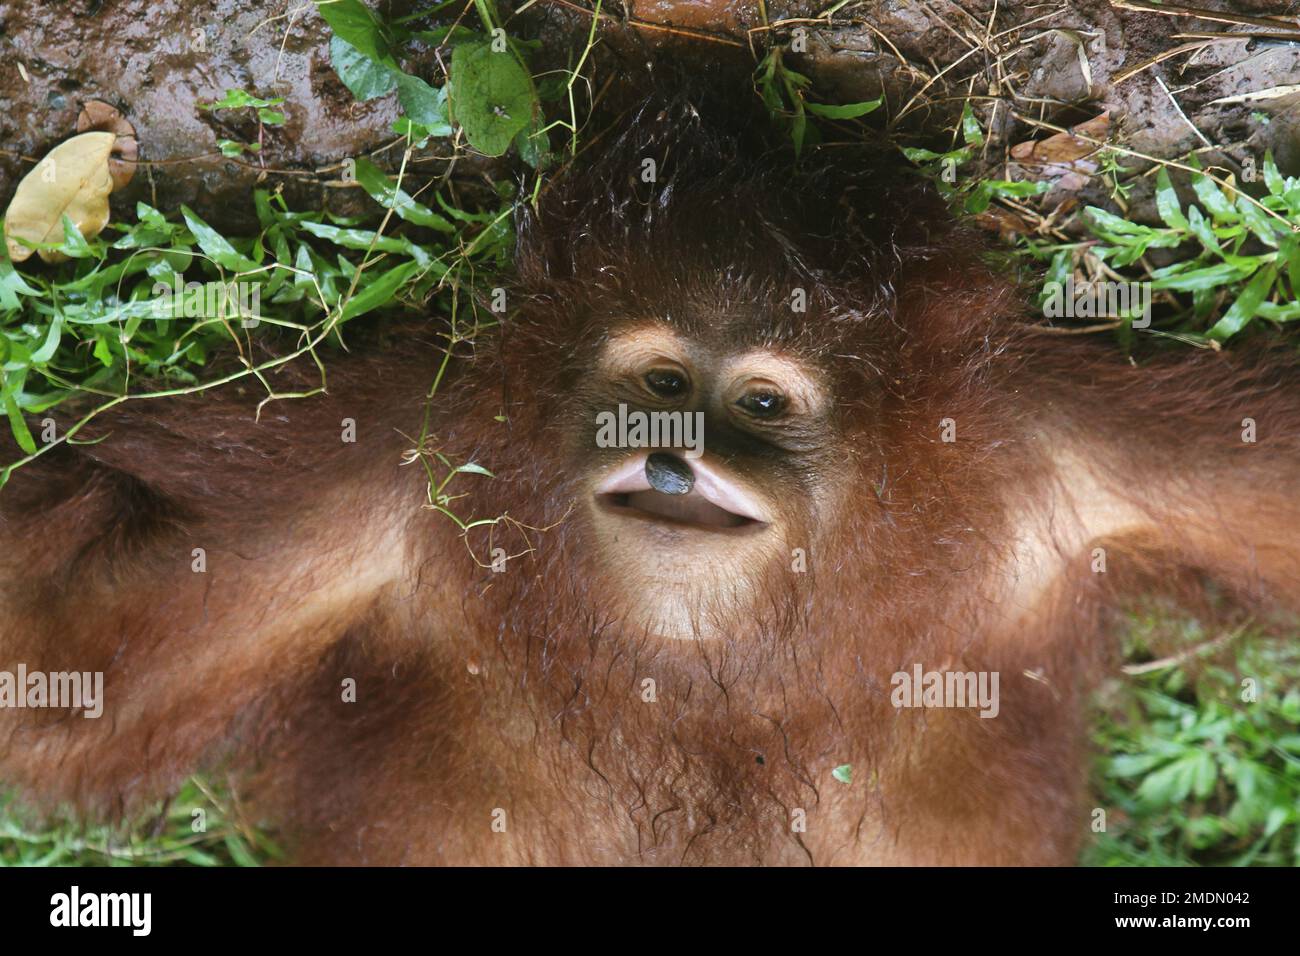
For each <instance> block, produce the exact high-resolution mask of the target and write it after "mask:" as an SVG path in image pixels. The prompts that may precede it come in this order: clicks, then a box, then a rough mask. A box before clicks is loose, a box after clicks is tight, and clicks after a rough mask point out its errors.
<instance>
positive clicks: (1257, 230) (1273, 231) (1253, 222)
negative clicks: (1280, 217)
mask: <svg viewBox="0 0 1300 956" xmlns="http://www.w3.org/2000/svg"><path fill="white" fill-rule="evenodd" d="M1237 211H1238V212H1239V213H1241V218H1242V219H1243V220H1244V221H1245V223H1246V228H1247V229H1249V230H1250V231H1251V232H1252V233H1254V235H1255V238H1256V239H1258V240H1259V241H1260V242H1262V243H1264V245H1266V246H1272V247H1273V248H1274V249H1276V248H1277V245H1278V239H1279V236H1278V230H1277V228H1276V227H1275V226H1274V225H1273V222H1274V220H1272V219H1270V218H1269V217H1268V216H1267V215H1265V214H1264V212H1263V211H1262V210H1261V209H1260V208H1259V207H1258V206H1256V205H1255V204H1254V203H1253V202H1251V201H1250V199H1249V197H1247V196H1246V195H1245V193H1242V194H1240V195H1238V196H1237Z"/></svg>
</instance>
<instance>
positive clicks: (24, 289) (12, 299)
mask: <svg viewBox="0 0 1300 956" xmlns="http://www.w3.org/2000/svg"><path fill="white" fill-rule="evenodd" d="M19 293H21V294H23V295H40V291H39V290H38V289H33V288H32V287H31V286H30V285H28V284H27V280H25V279H24V278H23V277H22V274H21V273H20V272H18V271H17V270H16V269H14V264H13V262H11V261H10V259H9V253H8V252H6V251H5V249H4V248H3V247H2V246H0V308H5V309H17V308H18V307H19V301H18V294H19Z"/></svg>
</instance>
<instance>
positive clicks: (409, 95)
mask: <svg viewBox="0 0 1300 956" xmlns="http://www.w3.org/2000/svg"><path fill="white" fill-rule="evenodd" d="M454 55H455V54H453V57H454ZM397 102H398V103H400V104H401V106H402V110H403V111H404V112H405V113H406V115H407V116H409V117H410V118H411V119H413V120H415V122H417V123H419V124H420V125H421V126H423V127H425V128H426V129H427V130H428V132H429V135H430V136H450V135H451V133H452V129H451V122H450V121H449V120H448V117H447V89H446V87H442V86H440V87H437V88H434V87H432V86H430V85H429V84H428V83H426V82H424V80H422V79H420V78H419V77H418V76H412V75H411V74H409V73H399V74H398V76H397Z"/></svg>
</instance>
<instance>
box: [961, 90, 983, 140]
mask: <svg viewBox="0 0 1300 956" xmlns="http://www.w3.org/2000/svg"><path fill="white" fill-rule="evenodd" d="M961 134H962V137H963V138H964V139H965V140H966V142H967V143H968V144H969V145H971V146H983V145H984V131H983V130H982V129H980V123H979V120H977V119H976V118H975V111H974V110H972V109H971V105H970V100H967V101H966V102H965V103H964V104H963V105H962V108H961Z"/></svg>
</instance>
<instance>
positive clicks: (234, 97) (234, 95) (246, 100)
mask: <svg viewBox="0 0 1300 956" xmlns="http://www.w3.org/2000/svg"><path fill="white" fill-rule="evenodd" d="M283 102H284V97H283V96H276V97H272V98H271V99H269V100H264V99H261V98H260V97H256V96H254V95H253V94H251V93H249V92H247V91H245V90H226V95H225V96H223V97H222V98H221V99H219V100H216V101H215V102H212V103H203V104H201V108H202V109H205V110H213V111H215V110H238V109H243V108H244V107H246V106H255V107H258V108H259V109H260V108H264V107H267V106H279V105H280V104H281V103H283Z"/></svg>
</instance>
